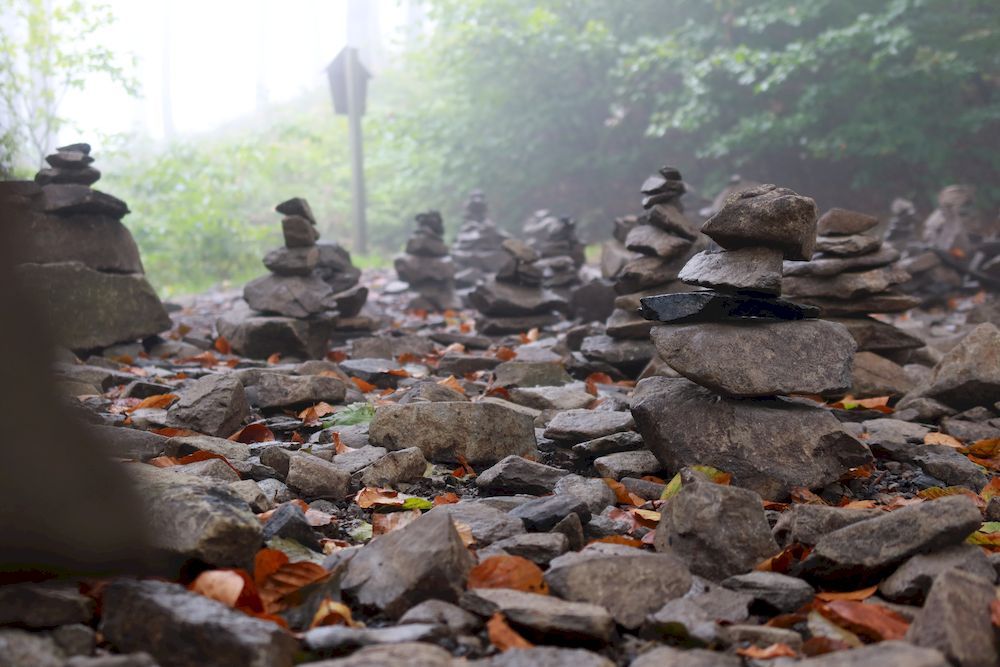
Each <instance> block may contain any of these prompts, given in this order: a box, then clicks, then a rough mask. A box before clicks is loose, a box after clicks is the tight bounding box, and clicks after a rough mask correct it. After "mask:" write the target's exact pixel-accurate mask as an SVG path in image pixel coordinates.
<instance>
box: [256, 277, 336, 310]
mask: <svg viewBox="0 0 1000 667" xmlns="http://www.w3.org/2000/svg"><path fill="white" fill-rule="evenodd" d="M243 298H244V299H246V302H247V303H248V304H249V305H250V307H251V308H253V309H254V310H259V311H261V312H263V313H267V314H272V315H284V316H285V317H295V318H299V319H301V318H306V317H309V316H310V315H316V314H319V313H323V312H328V311H335V310H337V300H336V299H335V298H334V292H333V289H332V288H331V287H330V286H329V285H328V284H326V283H325V282H323V280H322V279H321V278H320V277H319V276H317V275H315V274H310V275H308V276H279V275H274V274H268V275H266V276H261V277H260V278H255V279H254V280H251V281H250V282H248V283H247V284H246V286H245V287H244V288H243Z"/></svg>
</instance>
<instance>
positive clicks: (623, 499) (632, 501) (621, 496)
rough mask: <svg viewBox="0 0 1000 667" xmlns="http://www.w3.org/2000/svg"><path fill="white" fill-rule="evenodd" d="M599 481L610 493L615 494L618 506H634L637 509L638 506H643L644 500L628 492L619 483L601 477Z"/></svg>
mask: <svg viewBox="0 0 1000 667" xmlns="http://www.w3.org/2000/svg"><path fill="white" fill-rule="evenodd" d="M601 479H602V480H603V481H604V483H605V484H607V485H608V487H609V488H610V489H611V490H612V491H614V492H615V500H616V501H617V502H618V504H619V505H634V506H636V507H638V506H639V505H643V504H645V502H646V501H645V499H643V498H640V497H639V496H637V495H635V494H634V493H632V492H630V491H629V490H628V489H626V488H625V485H624V484H622V483H621V482H619V481H617V480H614V479H612V478H610V477H602V478H601Z"/></svg>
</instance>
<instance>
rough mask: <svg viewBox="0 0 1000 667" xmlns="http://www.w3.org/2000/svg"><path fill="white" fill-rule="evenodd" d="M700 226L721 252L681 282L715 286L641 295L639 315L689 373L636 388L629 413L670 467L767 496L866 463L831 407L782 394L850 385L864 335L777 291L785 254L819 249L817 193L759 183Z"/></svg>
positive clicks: (662, 349)
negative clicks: (694, 468)
mask: <svg viewBox="0 0 1000 667" xmlns="http://www.w3.org/2000/svg"><path fill="white" fill-rule="evenodd" d="M701 231H702V233H704V234H706V235H707V236H709V237H711V238H712V240H714V241H715V243H717V244H718V245H719V246H721V247H722V248H723V249H722V250H716V249H712V250H706V251H702V252H699V253H698V254H696V255H695V256H694V257H692V258H691V260H690V261H689V262H688V263H687V264H686V265H685V266H684V268H683V270H682V271H681V272H680V279H681V281H683V282H685V283H687V284H689V285H696V286H699V287H704V288H708V289H705V290H702V291H694V292H687V293H674V294H663V295H658V296H649V297H643V298H642V299H641V307H642V314H643V316H644V317H645V318H647V319H649V320H652V321H654V322H657V323H659V325H657V326H654V327H653V328H652V329H651V332H650V333H651V338H652V341H653V344H654V345H655V347H656V351H657V352H658V354H659V356H660V357H661V358H662V359H663V361H664V362H665V363H666V364H667V365H668V366H670V368H672V369H673V370H674V371H676V372H677V373H679V374H680V375H682V376H683V377H682V378H669V377H651V378H648V379H646V380H643V381H642V382H640V384H639V385H638V388H637V390H636V393H635V398H634V399H633V402H632V412H633V415H634V416H635V419H636V422H637V424H638V426H639V428H640V431H641V432H642V434H643V439H644V442H646V444H647V446H649V447H650V448H651V449H652V451H653V453H654V454H655V455H656V456H657V458H659V459H660V461H661V462H663V463H664V464H665V465H666V466H667V468H668V469H670V470H677V469H679V468H681V467H683V466H685V465H691V464H694V463H703V464H707V465H711V466H716V467H719V468H721V469H724V470H726V471H727V472H731V473H733V475H734V479H733V483H734V484H737V485H739V486H744V487H747V488H750V489H752V490H754V491H756V492H757V493H759V494H761V495H762V496H764V497H765V498H771V499H779V498H783V497H787V495H788V493H789V492H790V490H791V488H793V487H795V486H806V487H808V488H816V487H817V485H823V484H828V483H830V482H833V481H835V480H836V479H837V478H838V476H840V475H841V474H843V473H844V472H845V471H846V469H847V467H850V466H856V465H861V464H863V463H864V462H866V461H869V460H870V454H869V453H868V452H867V450H866V449H865V447H864V446H863V445H861V444H860V443H859V442H857V441H856V440H854V439H853V438H851V437H850V436H849V435H848V434H847V433H845V432H844V431H843V430H842V429H841V427H840V423H839V421H838V420H837V419H836V418H835V417H834V416H833V415H832V414H831V413H830V412H829V411H827V410H826V409H824V408H822V407H818V406H815V407H814V406H812V405H808V404H806V403H804V402H802V401H792V400H785V399H783V398H779V397H781V396H788V395H791V394H809V395H817V394H818V395H842V394H843V393H844V392H845V391H846V390H847V389H849V388H850V386H851V365H852V361H853V359H854V351H855V348H856V344H855V342H854V339H853V338H852V336H851V334H850V332H849V331H848V330H847V328H846V327H844V326H843V325H842V324H838V323H835V322H828V321H824V320H819V319H815V318H816V317H817V315H818V313H819V309H818V308H816V307H813V306H809V305H801V304H797V303H793V302H790V301H787V300H784V299H781V298H780V294H781V291H782V260H783V259H786V260H807V259H809V258H811V257H812V254H813V250H814V247H815V244H816V205H815V203H814V202H813V200H812V199H809V198H808V197H802V196H799V195H797V194H796V193H794V192H792V191H791V190H788V189H785V188H778V187H775V186H774V185H762V186H760V187H757V188H753V189H750V190H746V191H743V192H740V193H737V194H734V195H732V196H730V198H729V199H728V200H727V201H726V204H725V205H724V206H723V208H722V209H721V210H720V211H719V212H718V213H717V214H716V215H715V216H713V217H712V218H710V219H709V220H708V221H707V222H706V223H705V225H704V226H703V227H702V230H701ZM691 424H697V428H691V426H690V425H691ZM668 433H669V435H668ZM775 460H794V461H804V463H803V465H801V466H791V467H787V468H786V467H784V466H776V465H775Z"/></svg>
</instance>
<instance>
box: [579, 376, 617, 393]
mask: <svg viewBox="0 0 1000 667" xmlns="http://www.w3.org/2000/svg"><path fill="white" fill-rule="evenodd" d="M583 382H584V384H585V385H586V387H587V393H588V394H590V395H591V396H597V385H599V384H614V380H613V379H612V378H611V376H610V375H608V374H607V373H600V372H598V373H591V374H590V375H588V376H587V379H586V380H584V381H583Z"/></svg>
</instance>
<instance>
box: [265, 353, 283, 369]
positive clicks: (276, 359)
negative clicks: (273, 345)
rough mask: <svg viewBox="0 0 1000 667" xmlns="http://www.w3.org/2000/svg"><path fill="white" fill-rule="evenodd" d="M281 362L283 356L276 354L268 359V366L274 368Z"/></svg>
mask: <svg viewBox="0 0 1000 667" xmlns="http://www.w3.org/2000/svg"><path fill="white" fill-rule="evenodd" d="M280 361H281V355H280V354H278V353H277V352H275V353H274V354H272V355H271V356H269V357H268V358H267V365H268V366H274V365H276V364H278V363H279V362H280Z"/></svg>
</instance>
